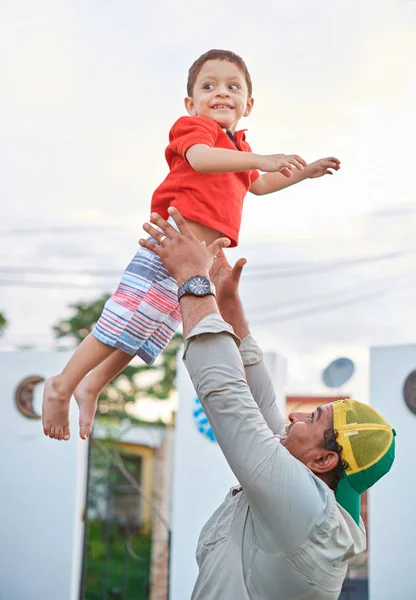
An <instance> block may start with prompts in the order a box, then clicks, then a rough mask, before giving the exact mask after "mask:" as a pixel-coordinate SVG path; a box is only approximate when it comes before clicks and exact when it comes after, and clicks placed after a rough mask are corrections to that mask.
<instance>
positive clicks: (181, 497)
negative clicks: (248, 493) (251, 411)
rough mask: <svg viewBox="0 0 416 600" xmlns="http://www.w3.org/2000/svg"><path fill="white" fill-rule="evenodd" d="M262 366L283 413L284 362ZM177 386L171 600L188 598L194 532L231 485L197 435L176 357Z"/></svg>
mask: <svg viewBox="0 0 416 600" xmlns="http://www.w3.org/2000/svg"><path fill="white" fill-rule="evenodd" d="M265 362H266V366H267V368H268V370H269V372H270V374H271V376H272V379H273V382H274V384H275V389H276V394H277V397H278V403H279V405H280V406H281V407H282V409H283V410H284V408H283V407H284V395H283V388H284V385H285V380H286V360H285V359H283V358H282V357H279V356H277V355H276V354H272V353H270V354H266V355H265ZM177 385H178V393H179V408H178V412H177V415H176V424H175V425H176V426H175V453H174V468H173V489H172V520H171V523H172V545H171V563H170V566H171V570H170V593H171V596H170V597H171V600H184V598H190V596H191V592H192V588H193V585H194V583H195V579H196V577H197V574H198V570H197V565H196V560H195V550H196V544H197V540H198V536H199V532H200V531H201V528H202V526H203V525H204V523H205V522H206V521H207V519H208V518H209V517H210V516H211V514H212V513H213V512H214V510H215V509H216V508H217V507H218V506H219V504H220V503H221V502H222V501H223V500H224V497H225V495H226V494H227V492H228V490H229V488H230V487H231V486H232V485H234V484H235V483H236V479H235V476H234V474H233V473H232V471H231V469H230V468H229V466H228V464H227V462H226V460H225V458H224V456H223V454H222V453H221V450H220V448H219V446H218V444H217V443H216V442H213V441H211V440H210V439H209V436H207V435H202V434H201V433H200V432H199V430H198V423H197V421H196V420H195V418H194V416H193V412H194V410H195V407H196V405H195V398H196V393H195V390H194V388H193V386H192V383H191V381H190V379H189V376H188V373H187V371H186V369H185V367H184V365H183V363H182V360H181V358H180V357H179V360H178V379H177ZM199 424H200V423H199Z"/></svg>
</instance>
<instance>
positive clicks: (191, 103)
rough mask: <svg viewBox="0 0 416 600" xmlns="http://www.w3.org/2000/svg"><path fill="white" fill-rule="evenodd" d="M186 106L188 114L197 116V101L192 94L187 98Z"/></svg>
mask: <svg viewBox="0 0 416 600" xmlns="http://www.w3.org/2000/svg"><path fill="white" fill-rule="evenodd" d="M185 108H186V110H187V112H188V115H191V117H195V116H196V110H195V102H194V99H193V98H191V96H187V97H186V98H185Z"/></svg>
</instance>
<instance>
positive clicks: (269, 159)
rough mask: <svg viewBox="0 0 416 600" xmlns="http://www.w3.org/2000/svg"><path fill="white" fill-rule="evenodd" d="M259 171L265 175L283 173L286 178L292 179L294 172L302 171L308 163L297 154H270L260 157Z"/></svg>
mask: <svg viewBox="0 0 416 600" xmlns="http://www.w3.org/2000/svg"><path fill="white" fill-rule="evenodd" d="M259 159H260V160H259V164H258V167H257V168H258V169H259V170H260V171H264V172H265V173H277V172H279V173H281V174H282V175H284V176H285V177H290V176H291V175H292V171H293V170H294V169H297V170H298V171H302V170H303V168H304V167H307V166H308V163H307V162H306V161H305V160H303V158H301V157H300V156H298V155H297V154H268V155H263V156H259Z"/></svg>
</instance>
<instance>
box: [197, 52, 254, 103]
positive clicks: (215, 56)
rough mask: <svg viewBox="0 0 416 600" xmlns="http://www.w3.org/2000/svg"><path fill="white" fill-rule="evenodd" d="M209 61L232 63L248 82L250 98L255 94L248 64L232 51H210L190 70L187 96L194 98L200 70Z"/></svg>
mask: <svg viewBox="0 0 416 600" xmlns="http://www.w3.org/2000/svg"><path fill="white" fill-rule="evenodd" d="M209 60H227V61H228V62H230V63H233V64H234V65H236V66H237V67H238V68H239V69H240V71H241V73H242V74H243V75H244V79H245V80H246V84H247V88H248V95H249V97H250V96H251V95H252V93H253V85H252V83H251V77H250V73H249V72H248V69H247V67H246V63H245V62H244V61H243V59H242V58H240V57H239V56H238V55H237V54H234V52H231V50H208V52H205V54H203V55H202V56H200V57H199V58H198V59H197V60H196V61H195V62H194V64H193V65H192V67H191V68H190V69H189V73H188V84H187V94H188V96H192V94H193V91H194V85H195V81H196V78H197V77H198V75H199V72H200V70H201V69H202V67H203V66H204V64H205V63H206V62H207V61H209Z"/></svg>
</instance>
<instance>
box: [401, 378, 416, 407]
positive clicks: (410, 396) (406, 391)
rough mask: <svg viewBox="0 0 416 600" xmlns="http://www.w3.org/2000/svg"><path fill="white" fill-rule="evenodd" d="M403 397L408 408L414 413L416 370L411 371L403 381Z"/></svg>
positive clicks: (415, 404)
mask: <svg viewBox="0 0 416 600" xmlns="http://www.w3.org/2000/svg"><path fill="white" fill-rule="evenodd" d="M403 397H404V401H405V402H406V404H407V407H408V409H409V410H410V411H411V412H412V413H413V414H416V370H415V371H412V372H411V373H410V374H409V375H408V376H407V379H406V381H405V382H404V386H403Z"/></svg>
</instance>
